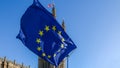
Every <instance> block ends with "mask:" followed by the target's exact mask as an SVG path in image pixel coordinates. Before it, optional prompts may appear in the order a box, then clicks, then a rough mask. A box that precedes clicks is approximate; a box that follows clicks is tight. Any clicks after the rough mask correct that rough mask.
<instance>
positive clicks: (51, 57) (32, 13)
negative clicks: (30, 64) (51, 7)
mask: <svg viewBox="0 0 120 68" xmlns="http://www.w3.org/2000/svg"><path fill="white" fill-rule="evenodd" d="M20 28H21V29H20V32H19V34H18V36H17V38H19V39H20V40H21V41H22V42H23V44H24V45H25V46H26V47H27V48H29V49H30V50H31V51H32V52H34V53H35V54H37V55H38V56H39V57H41V58H42V59H44V60H46V61H48V62H49V63H51V64H53V65H55V66H58V65H59V64H60V62H61V61H62V60H63V59H64V58H65V57H66V56H67V55H68V54H69V53H70V52H71V51H72V50H73V49H75V48H76V46H75V44H74V43H73V41H72V40H71V39H70V37H69V36H68V35H67V34H66V33H65V31H64V30H63V28H62V27H61V25H59V24H58V22H57V21H56V20H55V19H54V17H53V15H52V14H51V13H50V12H48V11H47V10H46V9H45V8H44V7H43V6H42V5H41V4H40V2H38V1H34V3H33V4H32V5H31V6H30V7H29V8H28V9H27V10H26V12H25V13H24V14H23V16H22V18H21V24H20Z"/></svg>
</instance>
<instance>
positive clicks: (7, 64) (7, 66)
mask: <svg viewBox="0 0 120 68" xmlns="http://www.w3.org/2000/svg"><path fill="white" fill-rule="evenodd" d="M0 68H30V66H24V64H23V63H22V64H18V63H16V61H15V60H14V61H11V60H8V59H6V57H4V58H0Z"/></svg>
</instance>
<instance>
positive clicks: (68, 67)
mask: <svg viewBox="0 0 120 68" xmlns="http://www.w3.org/2000/svg"><path fill="white" fill-rule="evenodd" d="M67 68H69V55H68V56H67Z"/></svg>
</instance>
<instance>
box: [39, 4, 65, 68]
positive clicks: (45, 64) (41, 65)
mask: <svg viewBox="0 0 120 68" xmlns="http://www.w3.org/2000/svg"><path fill="white" fill-rule="evenodd" d="M52 14H53V16H54V18H56V9H55V5H54V4H53V8H52ZM62 27H63V28H64V30H65V23H64V20H63V22H62ZM38 68H55V66H53V65H51V64H50V63H48V62H46V61H44V60H43V59H41V58H40V57H38ZM58 68H65V60H63V61H62V62H61V64H60V65H59V67H58Z"/></svg>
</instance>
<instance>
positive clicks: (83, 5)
mask: <svg viewBox="0 0 120 68" xmlns="http://www.w3.org/2000/svg"><path fill="white" fill-rule="evenodd" d="M39 1H40V2H41V3H42V4H43V5H44V7H46V8H47V4H49V3H51V2H52V0H39ZM54 2H55V4H56V9H57V20H58V21H59V22H60V23H61V22H62V18H64V19H65V23H66V30H67V33H68V34H69V36H70V37H71V38H72V40H73V41H74V42H75V44H76V45H77V47H78V48H77V49H76V50H75V51H74V52H73V53H72V54H71V56H70V58H69V68H120V0H54ZM31 4H32V0H0V57H4V56H7V58H8V59H10V60H14V59H15V60H16V61H17V62H18V63H22V62H23V63H24V64H25V65H31V67H32V68H37V59H38V58H37V56H36V55H35V54H34V53H32V52H31V51H30V50H28V49H27V48H26V47H25V46H24V45H23V44H22V43H21V41H20V40H18V39H16V35H17V34H18V32H19V29H20V18H21V16H22V14H23V13H24V12H25V10H26V9H27V7H28V6H30V5H31ZM47 9H48V10H49V11H50V10H51V9H50V8H47Z"/></svg>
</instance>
